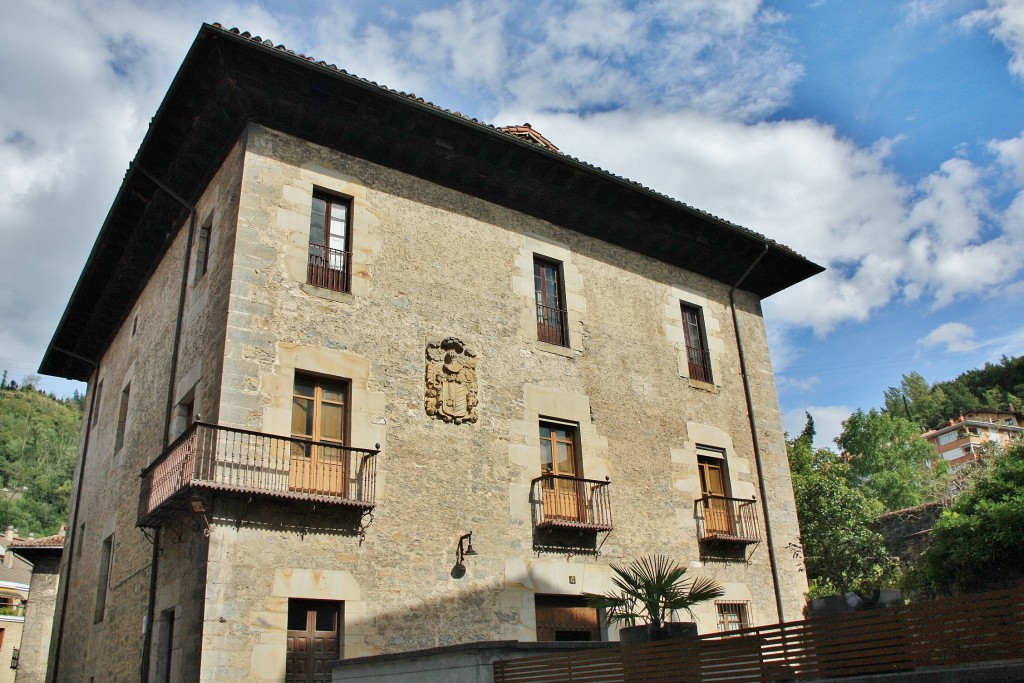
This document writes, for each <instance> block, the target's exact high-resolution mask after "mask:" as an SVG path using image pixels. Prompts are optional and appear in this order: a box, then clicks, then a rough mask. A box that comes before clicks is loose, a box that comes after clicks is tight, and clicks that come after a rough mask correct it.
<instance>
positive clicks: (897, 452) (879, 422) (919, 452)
mask: <svg viewBox="0 0 1024 683" xmlns="http://www.w3.org/2000/svg"><path fill="white" fill-rule="evenodd" d="M836 444H837V445H838V446H839V447H840V448H841V449H842V450H843V452H844V454H845V455H846V457H847V459H848V461H849V463H850V469H849V474H850V477H851V483H853V484H855V485H857V486H862V487H863V488H864V492H865V494H866V495H867V496H869V497H871V498H876V499H878V500H879V501H881V502H882V505H883V506H884V507H885V509H886V510H900V509H902V508H908V507H913V506H915V505H919V504H921V503H922V502H925V501H927V500H935V499H937V498H938V497H939V496H940V495H941V491H942V490H943V489H944V486H945V474H946V465H945V463H944V462H942V461H938V460H937V459H936V457H935V450H934V449H933V448H932V446H931V444H929V443H928V442H927V441H925V440H924V439H922V438H921V434H920V432H919V431H918V429H917V427H915V426H914V424H913V423H912V422H910V421H909V420H907V419H906V418H902V417H898V416H895V415H892V414H891V413H879V412H878V411H877V410H874V409H872V410H870V411H868V412H867V413H865V412H864V411H863V410H857V412H855V413H854V414H853V415H851V416H850V417H849V418H847V419H846V420H845V421H844V422H843V431H842V433H841V434H840V435H839V437H838V438H837V439H836ZM933 461H935V462H933Z"/></svg>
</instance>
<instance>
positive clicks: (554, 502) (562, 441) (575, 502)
mask: <svg viewBox="0 0 1024 683" xmlns="http://www.w3.org/2000/svg"><path fill="white" fill-rule="evenodd" d="M578 441H579V430H578V429H577V428H576V425H569V424H564V423H560V422H541V423H540V470H541V474H542V475H545V477H544V481H543V482H542V492H543V493H542V497H543V504H544V519H545V520H566V521H581V520H584V519H585V514H586V513H585V507H586V496H585V493H584V491H583V487H582V482H581V481H580V478H581V477H582V472H581V469H582V468H581V467H580V465H579V457H578V452H579V449H578V447H577V445H578Z"/></svg>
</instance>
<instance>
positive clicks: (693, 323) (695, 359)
mask: <svg viewBox="0 0 1024 683" xmlns="http://www.w3.org/2000/svg"><path fill="white" fill-rule="evenodd" d="M680 312H681V315H682V319H683V338H684V344H685V346H686V365H687V373H688V375H689V378H690V379H691V380H694V381H696V382H704V383H705V384H713V383H714V381H715V380H714V376H713V375H712V373H711V352H710V351H709V350H708V337H707V330H706V328H705V325H704V311H703V309H701V307H700V306H694V305H693V304H688V303H686V302H685V301H684V302H680Z"/></svg>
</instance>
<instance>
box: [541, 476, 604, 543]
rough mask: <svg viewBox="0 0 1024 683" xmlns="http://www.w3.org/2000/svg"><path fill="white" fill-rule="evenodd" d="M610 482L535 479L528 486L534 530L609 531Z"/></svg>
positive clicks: (557, 477) (572, 478)
mask: <svg viewBox="0 0 1024 683" xmlns="http://www.w3.org/2000/svg"><path fill="white" fill-rule="evenodd" d="M609 483H610V482H608V481H607V480H606V481H596V480H593V479H579V478H576V477H569V476H565V475H561V474H545V475H542V476H539V477H537V478H536V479H534V480H533V482H532V484H531V487H530V503H531V505H532V506H533V524H534V527H535V528H537V529H545V528H568V529H590V530H594V531H611V530H612V529H613V528H614V527H613V525H612V499H611V496H610V495H609V493H608V485H609Z"/></svg>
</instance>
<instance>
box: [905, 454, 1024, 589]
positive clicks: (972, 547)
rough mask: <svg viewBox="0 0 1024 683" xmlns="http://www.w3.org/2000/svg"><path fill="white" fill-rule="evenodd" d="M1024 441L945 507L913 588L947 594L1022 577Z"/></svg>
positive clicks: (914, 574) (997, 458) (994, 459)
mask: <svg viewBox="0 0 1024 683" xmlns="http://www.w3.org/2000/svg"><path fill="white" fill-rule="evenodd" d="M1022 530H1024V445H1015V446H1013V447H1011V448H1008V449H1006V450H1005V451H1004V452H1003V453H1001V454H996V455H994V456H993V457H992V458H991V459H990V466H989V467H987V468H986V469H985V470H984V471H983V472H982V473H981V474H980V476H979V477H978V479H977V481H976V482H975V483H974V486H973V488H971V489H969V490H968V491H967V492H965V493H963V494H962V495H961V496H960V497H959V498H957V499H956V501H954V502H953V504H952V505H951V506H950V507H949V508H947V509H946V510H945V511H943V513H942V516H941V517H940V518H939V521H938V522H936V524H935V528H934V529H933V530H932V533H931V538H930V543H929V546H928V548H927V549H926V550H925V551H924V553H923V554H922V556H921V561H920V563H919V565H918V567H916V568H915V570H914V571H913V572H912V574H911V583H912V585H914V586H915V587H918V588H922V589H925V590H927V591H930V592H935V593H940V594H948V593H954V592H974V591H979V590H986V589H989V588H995V587H998V586H1000V585H1007V584H1011V585H1012V584H1013V583H1016V582H1020V581H1021V580H1024V533H1022Z"/></svg>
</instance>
